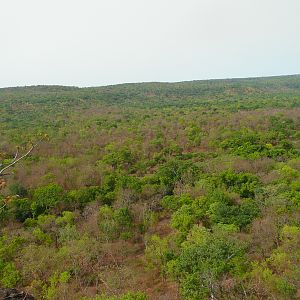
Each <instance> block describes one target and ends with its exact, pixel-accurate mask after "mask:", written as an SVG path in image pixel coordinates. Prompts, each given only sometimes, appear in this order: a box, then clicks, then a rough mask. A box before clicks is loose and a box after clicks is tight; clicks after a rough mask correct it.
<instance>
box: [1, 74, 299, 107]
mask: <svg viewBox="0 0 300 300" xmlns="http://www.w3.org/2000/svg"><path fill="white" fill-rule="evenodd" d="M279 94H284V95H285V97H293V96H299V94H300V75H293V76H278V77H277V76H275V77H263V78H248V79H224V80H223V79H222V80H202V81H187V82H178V83H156V82H153V83H129V84H120V85H111V86H103V87H90V88H77V87H65V86H29V87H16V88H2V89H0V100H1V104H2V105H3V102H4V103H6V102H9V103H10V104H11V103H12V102H13V103H14V102H17V103H22V102H24V101H29V102H31V103H39V104H40V103H44V104H46V103H47V102H51V103H56V102H60V103H62V102H63V103H64V102H71V103H72V104H73V105H77V104H78V103H79V102H82V101H83V102H84V101H87V100H90V101H102V102H103V103H106V104H110V105H115V104H120V105H122V104H126V105H132V106H139V105H140V106H145V105H146V106H149V107H151V106H169V105H175V106H186V105H191V104H193V105H212V104H211V103H206V101H207V100H215V101H218V100H219V101H220V100H223V101H224V100H228V101H232V100H236V101H239V100H244V101H245V102H247V100H250V99H251V100H252V101H255V100H263V99H267V98H268V97H270V99H273V101H275V100H274V97H275V96H276V95H279ZM259 97H262V98H263V99H256V98H259ZM275 98H276V97H275ZM258 102H259V101H258ZM224 105H226V104H225V103H224ZM244 105H245V106H247V103H244ZM256 105H257V106H259V103H256ZM281 105H284V104H281ZM286 105H293V101H292V99H289V104H286ZM294 105H297V103H294Z"/></svg>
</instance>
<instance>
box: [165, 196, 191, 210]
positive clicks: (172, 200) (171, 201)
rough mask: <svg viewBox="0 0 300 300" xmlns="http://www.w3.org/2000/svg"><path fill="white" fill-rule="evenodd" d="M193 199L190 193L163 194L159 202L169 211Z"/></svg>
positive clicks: (189, 202)
mask: <svg viewBox="0 0 300 300" xmlns="http://www.w3.org/2000/svg"><path fill="white" fill-rule="evenodd" d="M192 202H193V200H192V198H191V196H190V195H181V196H174V195H172V196H165V197H164V198H163V199H162V201H161V204H162V206H163V207H164V208H166V209H168V210H170V211H176V210H178V209H179V208H181V207H182V206H183V205H185V204H186V205H189V204H192Z"/></svg>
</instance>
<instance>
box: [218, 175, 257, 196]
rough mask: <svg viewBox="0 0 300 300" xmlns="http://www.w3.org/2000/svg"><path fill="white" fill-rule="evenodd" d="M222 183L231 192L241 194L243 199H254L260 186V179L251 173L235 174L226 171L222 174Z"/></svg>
mask: <svg viewBox="0 0 300 300" xmlns="http://www.w3.org/2000/svg"><path fill="white" fill-rule="evenodd" d="M220 177H221V180H222V182H223V183H224V184H225V186H226V187H227V188H229V190H231V191H233V192H236V193H239V194H240V195H241V197H243V198H253V197H254V195H255V189H256V188H257V186H258V184H259V180H258V178H257V177H256V176H255V175H253V174H250V173H235V172H234V171H232V170H226V171H224V172H223V173H221V174H220Z"/></svg>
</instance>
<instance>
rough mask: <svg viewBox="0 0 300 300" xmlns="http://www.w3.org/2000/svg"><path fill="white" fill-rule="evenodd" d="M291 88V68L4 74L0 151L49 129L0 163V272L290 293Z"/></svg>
mask: <svg viewBox="0 0 300 300" xmlns="http://www.w3.org/2000/svg"><path fill="white" fill-rule="evenodd" d="M299 100H300V76H287V77H272V78H252V79H232V80H217V81H194V82H184V83H142V84H124V85H117V86H107V87H99V88H97V87H93V88H75V87H62V86H36V87H24V88H21V87H20V88H8V89H0V119H1V122H0V132H1V134H0V135H1V141H0V148H1V149H0V161H1V162H0V163H3V162H11V161H12V157H13V153H14V152H15V149H16V147H19V148H20V150H22V151H20V153H21V152H23V150H24V149H25V148H27V147H28V145H27V142H28V143H29V144H30V142H31V141H33V142H34V141H35V140H36V139H37V137H39V136H40V133H41V132H45V133H46V132H47V134H48V135H49V137H50V139H49V140H45V141H43V143H41V144H39V147H37V149H36V150H35V151H33V152H32V153H31V155H30V156H28V157H27V158H26V159H24V160H22V163H21V164H16V165H15V166H14V168H13V169H12V170H11V171H12V173H13V175H12V176H4V178H3V177H1V178H0V189H1V191H0V208H1V211H0V218H1V224H0V227H1V228H0V229H1V237H0V285H1V286H2V287H4V286H8V287H17V288H18V289H20V290H26V291H27V290H28V291H30V293H32V294H33V296H35V298H36V299H81V298H82V299H88V298H84V297H90V296H91V295H92V294H96V293H97V292H99V291H101V293H103V295H102V294H101V296H100V295H98V296H96V295H95V296H94V297H93V296H91V298H90V299H94V300H95V299H97V300H100V299H101V300H107V299H110V300H120V299H124V300H125V299H127V300H129V299H139V300H142V299H143V300H145V299H147V297H146V296H145V294H142V293H140V292H135V291H137V289H138V290H141V291H146V292H147V293H148V292H149V297H151V299H152V298H153V299H160V298H166V297H167V298H168V297H169V298H176V296H175V293H176V292H177V286H178V287H179V289H180V293H181V298H182V299H187V300H188V299H197V300H199V299H207V298H210V299H248V298H249V299H253V300H255V299H278V300H285V299H291V300H293V299H297V297H298V296H299V295H298V294H299V291H300V284H299V282H300V280H299V274H300V267H299V266H300V261H299V257H300V255H299V247H300V241H299V226H300V221H299V220H300V180H299V179H300V159H299V157H300V140H299V138H300V133H299V129H300V119H299V109H298V108H299V107H300V101H299ZM23 148H24V149H23ZM144 250H145V251H144ZM143 251H144V252H143ZM145 264H146V266H147V267H149V268H147V269H146V270H145ZM159 275H160V276H159ZM131 289H132V292H130V290H131Z"/></svg>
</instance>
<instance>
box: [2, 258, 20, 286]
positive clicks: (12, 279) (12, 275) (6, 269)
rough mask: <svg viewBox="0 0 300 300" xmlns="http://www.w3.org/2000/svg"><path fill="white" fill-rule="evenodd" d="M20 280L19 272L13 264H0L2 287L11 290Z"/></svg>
mask: <svg viewBox="0 0 300 300" xmlns="http://www.w3.org/2000/svg"><path fill="white" fill-rule="evenodd" d="M20 280H21V275H20V272H19V271H18V270H17V269H16V267H15V265H14V264H13V263H6V264H5V263H3V262H0V282H1V285H2V286H3V287H6V288H13V287H15V286H16V285H17V283H18V282H19V281H20Z"/></svg>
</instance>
